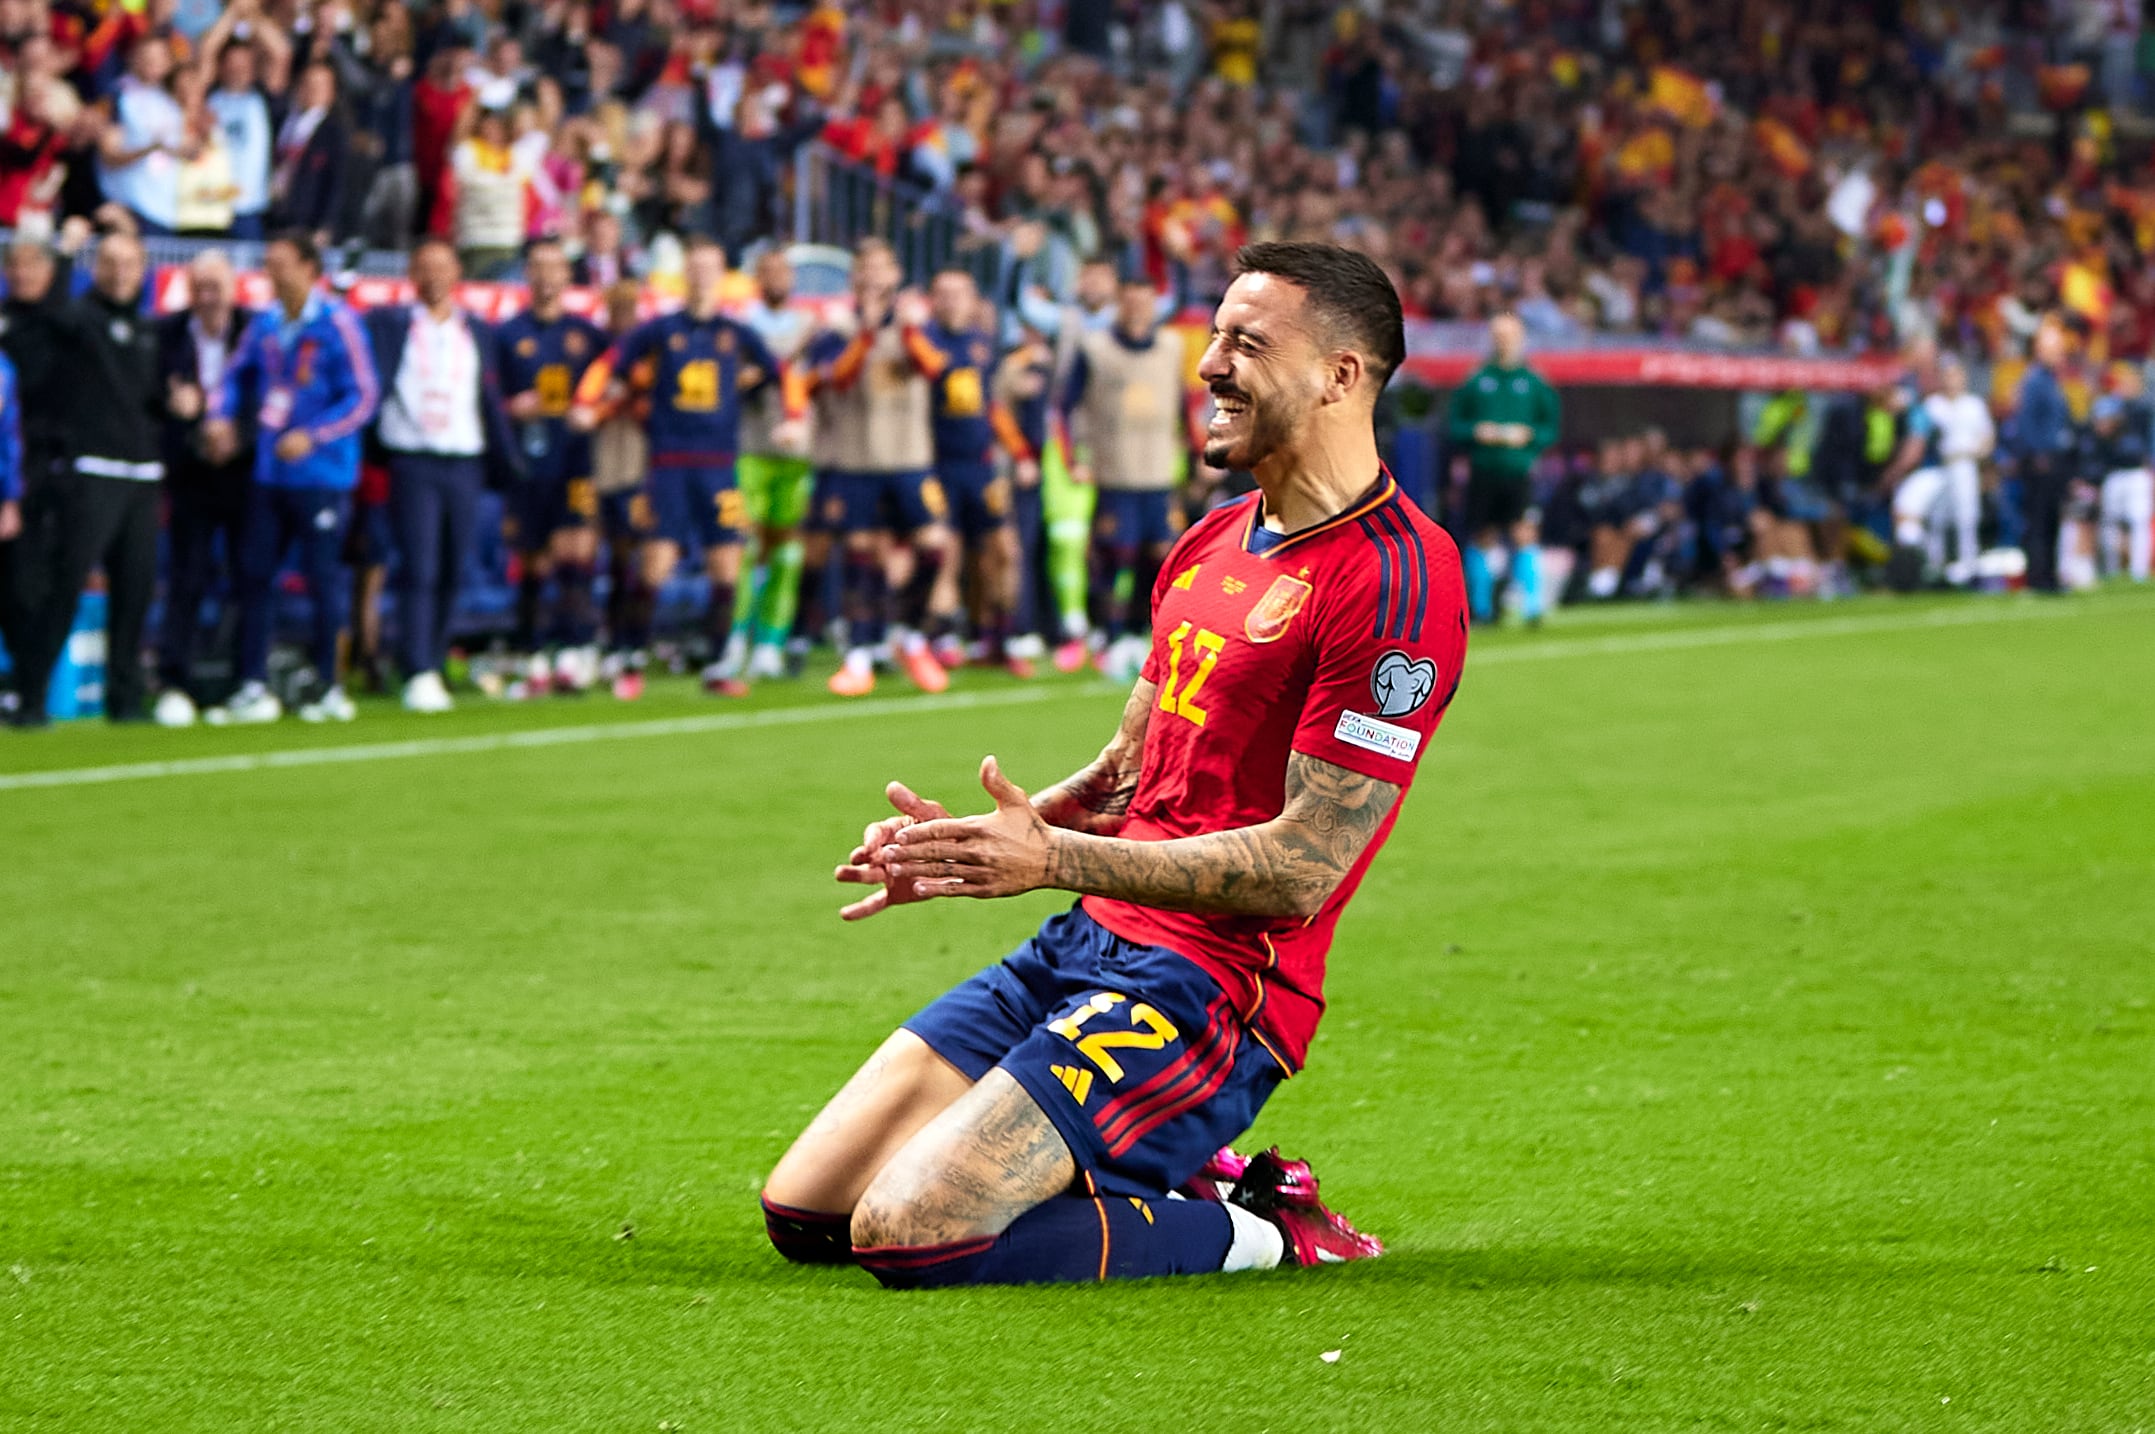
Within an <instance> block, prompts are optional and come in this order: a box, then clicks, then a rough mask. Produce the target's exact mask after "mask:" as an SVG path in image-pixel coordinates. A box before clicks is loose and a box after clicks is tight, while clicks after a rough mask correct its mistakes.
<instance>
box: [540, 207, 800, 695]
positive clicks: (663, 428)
mask: <svg viewBox="0 0 2155 1434" xmlns="http://www.w3.org/2000/svg"><path fill="white" fill-rule="evenodd" d="M685 269H686V278H687V281H688V303H687V306H686V307H684V308H682V309H681V310H679V311H678V312H675V313H671V314H666V315H664V316H662V317H660V318H656V319H653V320H651V321H650V322H649V323H646V324H639V325H638V326H637V327H635V328H634V329H631V330H630V331H629V333H628V335H627V336H626V337H625V338H623V339H622V340H621V341H620V342H619V343H617V344H615V345H614V346H613V347H612V348H609V349H608V350H607V351H606V352H605V353H604V354H602V355H601V356H600V357H599V358H598V359H597V360H596V361H595V362H594V363H593V364H592V365H591V367H590V368H589V369H587V370H585V372H584V377H583V381H582V383H580V384H579V385H578V386H577V390H576V404H575V408H574V410H573V411H572V412H571V415H570V421H571V423H572V424H573V425H574V426H575V427H576V428H577V429H578V430H579V431H581V432H585V433H588V432H590V431H591V430H592V429H593V428H595V427H597V425H598V421H599V411H598V408H599V405H600V404H601V403H603V402H605V401H606V400H607V399H608V398H610V397H611V398H615V399H619V398H621V397H625V396H626V394H627V384H626V383H625V382H623V381H622V380H621V379H619V378H617V377H616V375H617V374H619V373H625V372H626V371H628V370H631V369H633V368H635V366H636V365H637V364H639V363H641V362H643V361H644V359H646V358H651V359H655V360H657V362H656V365H655V367H654V368H653V371H652V381H651V395H650V396H651V416H650V420H649V424H648V431H649V433H650V437H651V476H650V478H649V480H648V481H647V487H648V490H649V493H650V498H651V507H652V514H653V517H654V519H655V520H656V522H657V524H658V532H657V536H656V537H655V538H654V540H653V541H651V542H650V543H648V544H646V545H645V548H644V564H643V576H644V581H645V582H646V583H647V584H649V585H650V587H651V589H652V590H653V591H654V592H656V591H657V590H658V589H659V587H660V586H661V585H663V584H664V583H665V581H666V579H667V577H668V576H669V575H671V574H672V572H673V570H674V568H675V567H676V566H677V565H678V564H679V563H680V561H681V553H682V550H683V549H684V548H685V547H686V546H687V545H688V544H689V543H690V542H691V541H694V542H696V543H698V544H700V545H701V546H702V548H703V562H704V573H705V575H706V576H707V577H708V578H709V579H710V583H711V595H710V602H709V605H708V606H707V607H706V608H705V610H704V624H703V631H704V637H705V640H706V644H707V646H708V648H709V652H708V654H707V657H706V660H705V666H704V669H703V685H704V690H705V691H707V692H712V693H716V694H717V695H719V696H721V697H744V696H746V695H747V694H748V683H747V682H746V681H745V680H743V678H742V677H741V675H740V673H739V672H738V671H737V670H734V669H730V668H728V667H727V666H726V664H725V660H724V659H725V650H726V639H727V638H728V637H730V636H731V635H732V633H733V600H734V595H735V592H736V590H737V586H738V584H739V583H740V580H741V541H742V539H743V538H745V537H746V536H747V522H748V518H747V510H746V507H745V505H743V503H742V502H741V490H740V487H739V485H738V483H737V482H736V479H735V474H734V466H733V463H734V454H735V452H736V451H737V449H738V446H739V445H738V440H739V436H740V425H741V400H742V398H743V397H744V396H745V395H747V394H751V393H755V392H757V391H759V390H761V389H762V388H764V387H765V386H767V385H773V384H778V383H781V382H782V381H783V378H784V375H783V372H782V370H781V368H780V365H779V362H778V360H777V359H776V358H774V357H773V356H772V354H771V351H770V350H769V349H768V348H765V347H764V344H763V340H762V339H760V338H758V337H756V333H755V331H754V330H753V329H750V328H747V327H745V326H743V325H741V324H737V323H735V322H734V321H733V320H731V319H729V318H726V317H725V316H724V315H722V314H720V313H719V311H718V287H719V284H720V282H721V281H723V280H724V279H725V277H726V251H725V250H723V249H721V248H720V247H719V246H718V241H717V240H715V239H710V238H704V237H698V238H694V239H691V240H690V241H689V244H688V252H687V255H686V258H685Z"/></svg>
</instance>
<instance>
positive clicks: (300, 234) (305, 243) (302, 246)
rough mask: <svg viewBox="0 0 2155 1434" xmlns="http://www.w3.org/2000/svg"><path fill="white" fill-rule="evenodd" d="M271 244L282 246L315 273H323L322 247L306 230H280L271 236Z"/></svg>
mask: <svg viewBox="0 0 2155 1434" xmlns="http://www.w3.org/2000/svg"><path fill="white" fill-rule="evenodd" d="M269 242H270V243H271V244H282V245H284V246H285V247H286V248H287V249H290V250H291V251H292V252H293V253H294V254H297V255H298V256H299V259H300V262H301V263H303V264H305V265H306V266H307V267H308V268H310V269H312V270H313V271H314V272H315V273H317V274H319V273H321V272H322V246H321V245H319V244H317V243H315V242H314V236H313V235H312V234H309V233H308V232H307V231H306V230H304V229H280V230H278V231H277V232H276V233H274V234H272V235H270V236H269Z"/></svg>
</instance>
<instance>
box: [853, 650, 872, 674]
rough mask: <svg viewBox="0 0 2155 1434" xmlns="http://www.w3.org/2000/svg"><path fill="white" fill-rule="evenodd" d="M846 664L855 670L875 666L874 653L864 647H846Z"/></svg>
mask: <svg viewBox="0 0 2155 1434" xmlns="http://www.w3.org/2000/svg"><path fill="white" fill-rule="evenodd" d="M846 666H848V667H850V668H852V669H853V670H854V671H855V672H865V671H867V670H868V669H869V668H871V667H873V666H875V653H874V652H873V651H872V650H871V649H869V648H865V647H854V648H848V649H847V650H846Z"/></svg>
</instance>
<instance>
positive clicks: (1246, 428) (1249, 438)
mask: <svg viewBox="0 0 2155 1434" xmlns="http://www.w3.org/2000/svg"><path fill="white" fill-rule="evenodd" d="M1224 392H1225V393H1226V394H1227V396H1228V397H1230V398H1239V399H1241V400H1242V401H1243V402H1244V403H1245V404H1246V405H1247V407H1246V408H1245V409H1244V410H1243V413H1242V417H1241V418H1240V419H1239V420H1238V421H1237V424H1236V427H1237V429H1238V431H1237V432H1235V433H1232V434H1225V435H1222V436H1220V437H1217V438H1207V439H1206V440H1205V450H1204V456H1205V462H1206V463H1207V464H1208V465H1210V466H1211V467H1214V468H1233V469H1239V470H1240V471H1242V472H1245V473H1246V472H1249V471H1250V470H1252V469H1254V468H1256V466H1257V465H1258V464H1260V463H1262V462H1264V461H1265V460H1266V459H1267V458H1270V457H1271V456H1272V455H1273V454H1274V453H1277V452H1278V451H1279V450H1280V449H1281V448H1283V447H1285V446H1286V445H1287V443H1288V440H1289V439H1291V438H1292V437H1293V436H1294V429H1295V425H1294V421H1293V419H1292V417H1291V416H1290V415H1289V414H1288V412H1287V405H1286V403H1285V401H1284V400H1282V399H1281V397H1280V396H1279V395H1277V394H1274V395H1271V396H1269V397H1266V398H1259V397H1257V396H1256V395H1254V394H1249V393H1244V392H1243V391H1241V390H1239V389H1229V390H1224Z"/></svg>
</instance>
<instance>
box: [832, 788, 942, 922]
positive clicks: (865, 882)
mask: <svg viewBox="0 0 2155 1434" xmlns="http://www.w3.org/2000/svg"><path fill="white" fill-rule="evenodd" d="M883 795H884V796H886V797H888V798H889V799H890V804H891V805H892V806H893V807H895V808H897V811H898V815H896V816H893V817H885V818H883V819H882V820H881V821H877V822H870V823H869V824H868V828H867V830H866V831H864V832H862V833H861V843H860V845H859V846H857V847H855V848H853V852H852V855H850V856H848V857H847V858H846V861H845V864H844V865H843V866H841V867H839V868H838V869H837V870H836V871H835V872H834V873H833V875H835V876H836V877H837V878H838V880H840V881H845V882H852V883H854V884H855V885H858V886H872V887H874V888H875V890H874V891H871V892H870V893H868V895H866V896H864V897H862V898H861V899H860V900H858V901H856V902H854V903H853V904H852V905H850V906H847V907H844V908H843V909H841V910H840V911H839V913H838V914H839V915H840V916H841V917H843V918H844V919H845V920H847V921H863V920H866V919H867V918H868V917H871V916H873V915H875V914H876V913H877V912H879V911H881V910H882V909H883V908H884V907H886V906H904V905H906V904H908V903H909V902H914V901H919V900H920V899H921V895H920V893H919V892H917V891H915V890H914V889H913V883H912V882H910V881H897V880H895V879H893V877H892V876H891V873H890V868H889V864H888V863H887V862H886V861H885V860H884V857H883V853H884V852H885V851H886V850H888V849H889V847H890V844H891V842H893V841H894V840H896V838H897V835H898V833H899V832H900V831H902V830H904V829H905V828H906V827H909V826H911V825H913V823H915V822H932V821H943V820H946V819H948V818H949V816H950V813H949V812H948V811H947V810H945V809H944V807H943V804H942V803H941V802H933V801H930V800H928V799H927V798H926V797H923V796H919V795H917V794H916V793H915V792H914V791H913V789H912V788H910V787H908V786H907V785H906V784H905V783H903V782H892V783H891V784H890V785H889V786H887V787H885V788H884V789H883Z"/></svg>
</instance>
